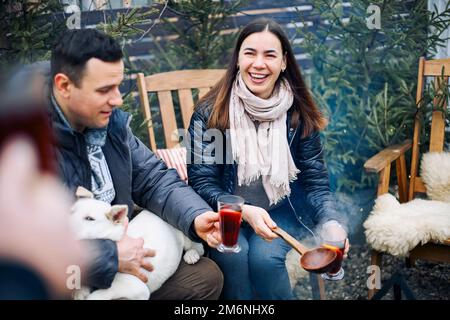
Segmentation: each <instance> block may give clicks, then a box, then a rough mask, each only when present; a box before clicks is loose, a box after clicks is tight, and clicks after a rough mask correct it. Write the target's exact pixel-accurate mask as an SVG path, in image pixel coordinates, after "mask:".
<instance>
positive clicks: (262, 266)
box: [210, 211, 307, 300]
mask: <svg viewBox="0 0 450 320" xmlns="http://www.w3.org/2000/svg"><path fill="white" fill-rule="evenodd" d="M270 216H271V218H272V219H273V220H274V221H275V222H276V224H277V225H278V226H279V227H281V228H283V229H284V230H285V231H287V232H288V233H289V234H291V235H292V236H293V237H294V238H297V239H301V238H303V237H304V236H306V235H307V234H306V229H305V228H304V227H303V226H302V225H301V224H300V223H299V222H298V221H297V218H296V217H295V215H294V214H293V213H292V212H289V211H288V212H286V211H283V212H276V213H270ZM238 242H239V245H240V246H241V251H240V252H239V253H221V252H219V251H217V250H215V249H212V250H211V251H210V254H211V258H212V259H213V260H214V261H215V262H216V263H217V264H218V265H219V267H220V269H221V270H222V272H223V275H224V287H223V292H222V293H223V298H224V299H226V300H253V299H262V300H292V299H294V295H293V292H292V288H291V285H290V283H289V277H288V273H287V270H286V265H285V260H286V254H287V253H288V252H289V250H290V249H291V247H290V246H289V245H288V244H287V243H286V242H285V241H284V240H282V239H281V238H277V239H275V240H273V241H271V242H269V241H266V240H264V239H262V238H261V237H260V236H258V235H257V234H255V232H254V231H253V229H252V227H251V226H250V225H248V224H245V225H243V226H241V230H240V234H239V239H238Z"/></svg>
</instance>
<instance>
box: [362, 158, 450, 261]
mask: <svg viewBox="0 0 450 320" xmlns="http://www.w3.org/2000/svg"><path fill="white" fill-rule="evenodd" d="M421 177H422V179H423V181H424V184H425V186H426V188H427V195H428V197H429V198H431V199H433V200H423V199H414V200H412V201H409V202H407V203H403V204H400V203H399V202H398V201H397V199H396V198H395V197H394V196H392V195H390V194H383V195H381V196H379V197H378V198H377V199H376V200H375V206H374V208H373V210H372V212H371V213H370V215H369V217H368V218H367V220H366V221H365V222H364V224H363V226H364V228H365V229H366V230H365V234H366V239H367V242H368V243H369V244H370V245H371V246H372V248H373V249H375V250H378V251H382V252H387V253H390V254H391V255H394V256H402V257H406V256H408V255H409V251H410V250H412V249H414V247H416V246H417V245H418V244H419V243H421V244H425V243H427V242H442V241H444V240H447V239H448V238H450V154H449V153H446V152H442V153H437V152H433V153H427V154H424V156H423V159H422V164H421ZM438 200H441V201H438Z"/></svg>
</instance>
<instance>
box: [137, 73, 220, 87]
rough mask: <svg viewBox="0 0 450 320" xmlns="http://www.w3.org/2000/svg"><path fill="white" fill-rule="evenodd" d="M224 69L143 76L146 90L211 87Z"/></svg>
mask: <svg viewBox="0 0 450 320" xmlns="http://www.w3.org/2000/svg"><path fill="white" fill-rule="evenodd" d="M225 72H226V70H224V69H209V70H179V71H170V72H164V73H159V74H155V75H151V76H147V77H145V83H146V86H147V90H148V91H168V90H179V89H190V88H201V87H212V86H214V85H215V84H216V83H217V81H219V80H220V79H221V78H222V76H223V75H224V74H225Z"/></svg>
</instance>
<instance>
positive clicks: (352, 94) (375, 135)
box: [298, 0, 450, 191]
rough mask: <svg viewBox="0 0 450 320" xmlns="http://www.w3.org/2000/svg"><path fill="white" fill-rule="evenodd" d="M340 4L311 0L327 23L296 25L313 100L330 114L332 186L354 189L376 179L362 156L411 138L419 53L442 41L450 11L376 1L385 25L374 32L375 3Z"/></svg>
mask: <svg viewBox="0 0 450 320" xmlns="http://www.w3.org/2000/svg"><path fill="white" fill-rule="evenodd" d="M343 2H344V1H328V0H312V1H311V3H312V4H313V6H314V11H315V13H316V14H317V15H318V16H319V17H320V19H321V21H322V22H323V21H328V22H329V23H328V24H325V23H322V24H320V25H318V26H317V29H316V30H314V32H307V31H304V30H302V29H299V30H298V31H299V33H300V34H301V35H302V36H303V37H304V41H303V42H302V43H301V46H302V48H303V49H304V50H305V52H306V53H307V54H309V56H310V57H311V59H312V63H313V69H312V72H311V86H312V91H313V94H314V97H315V100H316V101H317V103H318V104H319V105H320V107H321V108H322V109H323V110H325V113H326V114H327V116H328V118H329V119H330V124H329V126H328V127H327V129H326V131H325V132H324V141H325V148H326V151H327V162H328V166H329V169H330V173H331V176H332V182H333V186H334V187H335V188H336V189H337V190H346V191H354V190H355V189H361V188H365V187H369V186H373V183H374V180H375V179H376V177H375V175H366V174H365V172H364V170H363V164H364V162H365V160H367V159H368V158H369V157H370V156H372V155H374V154H375V153H376V152H378V151H379V150H381V149H382V148H384V147H386V146H388V145H390V144H394V143H397V142H400V141H403V140H404V139H405V138H406V137H411V132H412V122H413V120H414V114H415V111H416V103H415V92H416V85H417V68H418V61H419V57H420V56H427V55H429V54H431V53H433V52H434V51H435V50H436V47H437V46H438V45H439V44H441V43H442V39H440V38H439V35H440V34H441V33H442V32H443V30H445V29H446V28H448V26H449V21H450V20H449V18H450V9H449V7H447V10H446V11H445V12H443V13H441V14H439V15H438V14H436V13H433V14H432V13H430V12H429V11H427V1H425V0H417V1H398V0H378V1H371V3H372V4H376V5H378V6H379V7H380V9H381V29H379V30H378V29H372V30H371V29H369V28H368V27H367V25H366V17H368V16H369V15H368V14H367V13H366V10H367V7H368V5H369V4H370V3H369V2H368V1H365V0H354V1H351V7H344V6H343V5H342V3H343ZM405 13H407V14H405ZM344 17H349V19H348V21H345V20H343V18H344ZM300 18H301V17H300Z"/></svg>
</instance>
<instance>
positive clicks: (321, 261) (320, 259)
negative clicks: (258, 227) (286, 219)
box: [272, 227, 337, 273]
mask: <svg viewBox="0 0 450 320" xmlns="http://www.w3.org/2000/svg"><path fill="white" fill-rule="evenodd" d="M272 231H273V232H274V233H276V234H277V235H279V236H280V237H281V238H282V239H283V240H284V241H286V242H287V243H288V244H289V245H290V246H291V247H292V248H294V249H295V250H296V251H297V252H298V253H300V255H301V258H300V265H301V267H302V268H303V269H305V270H306V271H309V272H314V273H326V272H328V271H329V270H330V269H331V268H332V267H333V263H334V261H335V259H336V257H337V254H336V252H335V251H333V250H331V249H328V248H323V247H318V248H314V249H307V248H306V247H305V246H303V245H302V244H301V243H300V242H298V241H297V239H295V238H294V237H293V236H291V235H290V234H289V233H287V232H286V231H284V230H283V229H281V228H280V227H276V228H274V229H272Z"/></svg>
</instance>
